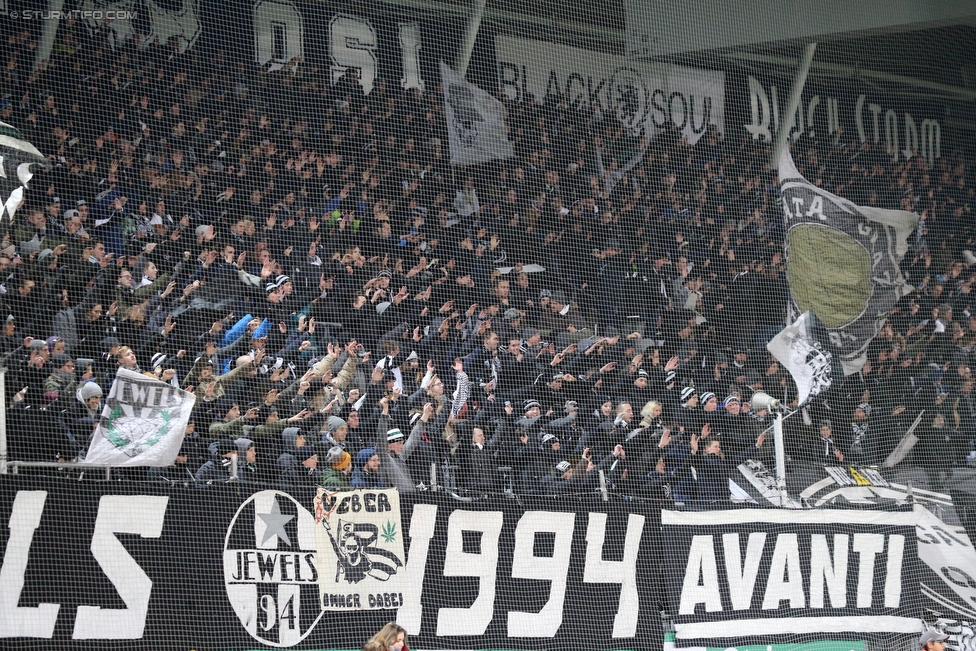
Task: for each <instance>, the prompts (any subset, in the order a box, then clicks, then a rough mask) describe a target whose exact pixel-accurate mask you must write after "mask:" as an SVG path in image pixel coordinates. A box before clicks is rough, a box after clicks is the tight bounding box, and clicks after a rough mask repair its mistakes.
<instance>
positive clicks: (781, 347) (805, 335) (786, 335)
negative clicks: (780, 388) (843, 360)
mask: <svg viewBox="0 0 976 651" xmlns="http://www.w3.org/2000/svg"><path fill="white" fill-rule="evenodd" d="M816 318H817V317H816V316H814V314H813V312H811V311H810V310H807V311H806V312H804V313H803V314H801V315H800V318H799V319H797V320H796V321H794V322H793V325H789V326H786V327H785V328H783V330H782V331H781V332H780V333H779V334H778V335H776V336H775V337H773V339H772V341H770V342H769V343H768V344H766V349H767V350H768V351H769V352H770V353H772V354H773V357H775V358H776V359H777V360H779V363H780V364H782V365H783V368H785V369H786V370H787V371H789V372H790V375H792V376H793V381H794V382H796V388H797V393H798V396H797V398H798V400H797V406H798V407H802V406H803V405H805V404H806V403H807V401H809V400H811V399H812V398H816V397H817V396H818V395H820V394H822V393H825V392H826V391H827V389H829V388H830V385H831V384H833V355H832V354H831V352H830V349H829V347H828V346H826V345H824V344H821V343H820V342H819V341H817V338H816V336H815V335H814V330H815V325H816Z"/></svg>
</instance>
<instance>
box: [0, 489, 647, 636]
mask: <svg viewBox="0 0 976 651" xmlns="http://www.w3.org/2000/svg"><path fill="white" fill-rule="evenodd" d="M252 490H253V489H252ZM370 493H372V494H373V496H374V497H375V498H376V500H375V502H373V501H371V500H370V498H369V497H368V495H369V494H370ZM380 494H381V493H379V492H377V491H354V492H351V493H346V494H344V495H343V496H342V498H340V502H339V504H338V505H337V506H336V508H335V510H334V512H333V515H332V518H333V519H334V522H337V520H335V519H336V518H338V519H342V520H346V519H347V518H348V519H349V521H352V519H353V515H357V516H358V515H360V514H362V513H363V512H364V511H365V512H367V513H369V508H370V506H369V505H370V504H374V505H375V506H376V507H377V511H376V512H375V513H374V514H373V517H374V521H377V520H378V519H379V518H378V515H379V514H380V512H379V508H382V507H381V506H380V505H381V504H382V502H381V500H380V498H379V495H380ZM354 495H355V496H358V497H359V504H360V506H361V507H362V508H361V510H360V511H359V512H356V510H355V508H356V507H355V502H354V501H353V496H354ZM346 497H348V498H350V501H349V502H348V503H347V506H348V509H349V511H348V512H347V513H340V511H341V510H342V506H341V499H343V498H346ZM400 497H401V499H400V516H401V517H400V523H401V524H400V526H399V527H398V528H397V532H396V533H397V534H398V536H397V537H400V535H402V536H403V538H402V540H403V545H404V549H405V551H406V559H405V562H404V564H403V567H402V568H397V574H396V575H395V576H396V577H401V576H402V582H401V584H400V585H399V586H398V588H397V589H396V591H394V590H388V589H384V588H382V586H386V585H389V586H392V585H394V584H390V583H386V584H382V585H381V587H379V588H377V589H375V590H374V589H373V588H371V589H370V590H371V591H370V592H368V593H367V595H366V598H365V603H364V602H363V597H360V606H362V608H356V607H355V598H354V599H353V600H352V601H353V605H352V607H349V606H348V601H347V606H346V607H339V606H338V603H337V605H336V606H333V605H332V596H331V595H332V594H338V593H326V594H328V595H329V602H328V607H324V606H325V604H324V603H323V599H322V598H321V597H320V583H321V582H323V581H325V582H334V579H335V576H336V564H335V562H333V561H332V560H331V558H335V557H334V556H332V557H330V560H328V561H327V562H325V563H320V562H319V559H318V558H317V556H318V554H319V553H320V550H319V549H318V548H317V543H316V526H321V525H316V523H315V515H314V510H313V509H314V506H313V504H314V499H315V495H314V494H312V493H309V494H301V493H297V492H296V493H295V494H289V493H285V492H283V491H278V490H257V491H255V492H253V493H252V492H249V491H248V486H247V485H246V484H236V485H234V486H230V485H227V486H220V487H214V488H208V489H193V488H190V489H186V488H178V487H172V486H169V485H166V484H152V483H144V482H132V481H130V482H111V483H103V482H94V481H92V482H89V481H85V482H71V484H70V490H68V489H67V486H66V484H65V481H64V480H63V479H44V478H39V477H36V478H31V477H26V476H8V477H6V478H5V479H4V481H3V482H0V532H2V534H0V556H2V558H3V566H2V569H0V578H2V581H0V646H2V647H3V648H5V649H31V650H32V651H34V650H54V649H57V650H59V651H67V650H70V649H80V648H85V649H107V648H118V649H122V648H147V649H148V648H157V649H159V648H167V649H196V650H197V651H231V650H240V649H256V648H268V647H273V648H295V649H359V648H360V647H361V646H362V645H363V644H364V643H365V641H366V640H368V639H369V638H370V636H372V635H373V634H374V633H375V632H376V631H378V630H379V629H380V628H381V627H382V626H383V625H384V624H385V623H387V622H389V621H397V622H399V623H400V624H401V625H402V626H404V627H405V628H406V629H407V630H408V632H409V634H410V647H411V648H419V649H508V650H540V649H549V648H569V647H571V646H578V645H579V643H580V640H586V642H587V646H589V645H592V646H593V648H603V649H634V648H644V647H646V646H647V645H648V644H655V645H660V640H661V639H662V637H663V631H662V627H661V615H660V593H659V585H658V577H659V575H660V572H659V569H658V564H659V563H660V562H661V559H662V553H661V551H662V550H661V548H660V542H661V541H660V533H659V530H660V520H659V515H658V514H659V511H658V510H657V509H656V508H655V507H653V506H650V505H640V504H636V503H625V502H616V503H613V502H611V503H606V502H603V501H601V500H599V499H593V500H580V501H576V500H573V501H568V500H567V501H554V500H544V499H532V498H522V499H521V500H520V501H521V503H519V502H517V501H515V500H509V499H504V498H501V497H500V498H498V499H494V500H488V501H480V502H471V503H462V502H458V501H457V500H455V499H454V498H452V497H449V496H446V495H444V494H435V493H427V494H423V495H402V496H400ZM391 508H392V504H391ZM383 513H389V514H392V511H391V512H385V511H383ZM335 526H336V525H335V524H334V523H333V527H334V528H335ZM383 528H384V527H383V526H380V532H379V533H380V541H381V542H380V544H381V545H385V544H386V542H385V541H384V540H383ZM391 530H392V526H391V527H389V528H387V531H388V533H391ZM8 532H9V535H8ZM401 532H402V534H401ZM330 546H331V545H330ZM372 546H374V544H369V545H367V547H372ZM327 553H330V554H331V552H327ZM367 555H369V556H370V558H371V559H375V558H378V559H380V562H386V561H384V560H383V557H382V556H376V555H375V554H370V553H369V552H367ZM391 564H392V565H395V563H391ZM375 565H376V564H375V563H374V567H375ZM320 567H322V568H323V570H322V571H320V570H319V568H320ZM326 571H327V572H328V574H327V575H325V576H323V573H324V572H326ZM391 580H392V579H391ZM340 583H344V578H343V577H340ZM350 585H352V586H355V585H357V584H350ZM378 585H379V584H378ZM370 595H372V597H370ZM370 598H372V599H373V600H374V604H375V606H373V607H372V608H371V607H370V603H369V600H370ZM380 600H382V607H380V605H379V602H380ZM337 602H338V599H337ZM113 640H114V642H113ZM134 640H138V642H133V641H134ZM652 641H655V642H652ZM637 645H640V646H637Z"/></svg>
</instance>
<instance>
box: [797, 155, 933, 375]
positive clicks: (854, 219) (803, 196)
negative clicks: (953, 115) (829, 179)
mask: <svg viewBox="0 0 976 651" xmlns="http://www.w3.org/2000/svg"><path fill="white" fill-rule="evenodd" d="M779 176H780V181H781V183H782V200H783V212H784V213H785V215H786V220H787V249H786V275H787V279H788V281H789V286H790V297H791V300H792V303H793V310H794V313H795V314H797V315H798V314H801V313H803V312H806V311H807V310H811V311H812V312H813V313H814V314H816V316H817V318H818V319H819V320H820V322H821V323H823V325H824V326H825V327H826V329H827V335H828V338H829V340H830V345H831V347H832V348H833V350H834V351H835V352H836V353H837V356H838V357H839V358H840V364H841V366H842V367H843V369H844V374H845V375H850V374H852V373H856V372H858V371H859V370H860V369H861V367H862V366H864V362H865V360H866V359H867V358H866V351H867V347H868V344H870V343H871V340H872V339H874V337H875V335H877V334H878V332H879V331H880V330H881V328H882V327H884V324H885V321H886V320H887V318H888V313H889V312H890V311H891V308H892V307H894V305H895V303H897V302H898V300H899V299H900V298H901V297H902V296H905V295H906V294H908V293H909V292H910V291H912V287H910V286H909V285H908V284H907V283H906V282H905V279H904V277H903V276H902V273H901V269H900V267H899V263H900V261H901V259H902V257H903V256H904V255H905V253H906V252H907V251H908V236H909V235H910V234H911V233H912V231H914V229H915V227H916V226H917V224H918V215H916V214H914V213H910V212H906V211H903V210H883V209H880V208H874V207H871V206H856V205H854V204H853V203H851V202H850V201H848V200H846V199H843V198H841V197H838V196H837V195H835V194H831V193H830V192H827V191H826V190H822V189H821V188H819V187H817V186H815V185H814V184H812V183H810V182H809V181H807V180H806V179H805V178H803V176H801V174H800V172H799V171H797V169H796V166H795V165H794V163H793V158H792V157H791V156H790V152H789V150H788V149H787V148H784V149H783V153H782V156H781V157H780V163H779Z"/></svg>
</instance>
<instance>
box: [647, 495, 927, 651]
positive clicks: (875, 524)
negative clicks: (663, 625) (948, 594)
mask: <svg viewBox="0 0 976 651" xmlns="http://www.w3.org/2000/svg"><path fill="white" fill-rule="evenodd" d="M662 532H663V537H664V540H666V541H668V547H669V549H673V550H674V551H675V555H676V556H677V555H678V554H681V556H682V558H680V559H679V558H674V559H673V560H672V561H671V562H669V563H668V568H667V572H668V573H667V577H666V582H667V594H668V601H669V608H670V611H671V613H672V615H673V621H674V622H675V636H676V639H677V641H678V643H679V645H693V644H695V643H702V644H703V645H707V646H709V647H718V646H736V645H741V644H747V643H750V640H753V639H755V640H756V641H761V642H762V643H769V642H770V641H774V640H776V639H777V638H780V637H782V639H781V640H779V641H785V640H786V639H787V638H788V639H789V640H790V641H794V642H795V641H796V640H797V639H798V638H799V637H804V638H806V639H815V638H818V637H819V638H821V639H822V638H823V637H824V636H830V635H835V636H836V635H843V636H844V639H863V638H864V637H865V636H870V635H874V634H906V635H915V634H917V633H918V632H919V630H920V628H919V626H920V623H919V617H920V616H921V607H920V595H919V587H918V580H917V576H918V556H917V552H916V548H917V544H916V535H915V514H914V513H913V512H912V511H910V510H900V511H868V510H846V509H845V510H826V509H824V510H770V509H738V510H732V511H702V512H677V511H664V512H663V513H662ZM682 565H683V567H681V566H682Z"/></svg>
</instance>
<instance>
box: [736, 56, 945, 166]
mask: <svg viewBox="0 0 976 651" xmlns="http://www.w3.org/2000/svg"><path fill="white" fill-rule="evenodd" d="M768 72H769V73H770V74H773V73H775V71H774V70H770V71H768ZM776 80H777V77H775V76H771V77H763V79H762V80H760V79H757V78H756V77H753V76H752V75H747V76H745V77H744V78H743V77H738V76H735V77H732V78H731V81H730V84H729V86H730V87H729V89H728V93H729V96H730V97H734V98H735V102H736V105H737V106H736V107H730V109H729V110H730V113H731V114H733V115H738V116H742V118H745V117H746V116H749V121H748V122H744V123H742V125H741V128H743V129H745V131H746V133H748V134H749V135H750V137H752V139H753V140H762V141H763V142H773V140H774V139H775V137H776V132H777V131H779V129H780V125H781V124H783V125H785V123H786V121H787V120H786V116H785V115H784V113H785V112H786V104H787V98H788V97H789V91H790V84H791V80H792V72H790V73H789V75H787V76H785V77H779V78H778V81H779V84H780V85H779V86H777V85H776ZM747 102H748V103H747ZM947 109H948V107H947V106H946V104H945V103H944V102H940V101H939V100H938V99H936V98H934V97H930V96H926V95H923V94H909V95H905V94H893V93H892V94H885V93H883V92H882V91H880V90H879V89H878V88H877V87H876V86H873V85H868V84H866V83H864V82H863V81H861V80H860V78H858V77H856V76H854V77H850V78H847V79H838V78H837V77H831V78H829V82H827V81H818V80H817V79H814V78H813V77H812V76H811V79H810V80H809V81H808V82H807V84H806V85H805V86H804V93H803V96H802V97H801V98H800V100H799V103H798V105H797V109H796V114H795V115H794V120H793V126H792V127H791V128H790V134H789V139H790V141H791V142H796V141H797V140H799V139H800V138H801V137H803V138H805V143H804V145H803V146H804V147H806V146H807V144H809V143H818V144H819V145H820V147H840V146H842V145H845V144H852V145H856V146H858V149H860V146H861V145H864V144H866V143H869V144H871V145H872V147H875V148H876V151H878V152H884V159H885V160H889V161H891V162H893V163H900V162H902V161H906V160H911V159H913V158H914V157H916V156H921V157H922V158H923V159H925V161H926V162H927V163H928V164H929V165H934V164H935V161H936V159H938V158H939V157H941V155H942V150H943V148H942V145H943V142H942V141H943V136H945V140H946V142H945V145H946V147H945V149H946V151H951V150H952V149H953V148H954V147H955V146H956V144H955V143H954V139H953V135H952V132H951V130H947V132H946V133H945V134H943V127H942V125H941V124H940V123H939V120H938V118H939V116H944V115H945V114H946V110H947ZM738 127H739V125H736V126H735V127H734V128H738ZM851 153H852V154H853V153H854V152H851Z"/></svg>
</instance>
